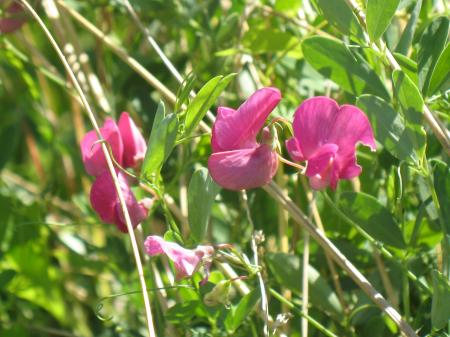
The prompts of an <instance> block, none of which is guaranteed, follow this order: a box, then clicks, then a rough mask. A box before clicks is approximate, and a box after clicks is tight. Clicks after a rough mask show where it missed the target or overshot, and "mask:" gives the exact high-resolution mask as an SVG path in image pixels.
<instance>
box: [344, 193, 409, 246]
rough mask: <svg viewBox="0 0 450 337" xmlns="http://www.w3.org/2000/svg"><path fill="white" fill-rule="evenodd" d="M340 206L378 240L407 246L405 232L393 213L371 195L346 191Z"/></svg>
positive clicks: (350, 217)
mask: <svg viewBox="0 0 450 337" xmlns="http://www.w3.org/2000/svg"><path fill="white" fill-rule="evenodd" d="M339 208H340V209H341V211H342V212H343V213H344V214H345V215H346V216H347V217H348V218H349V219H351V220H352V221H353V222H355V223H356V224H357V225H358V226H360V227H361V228H362V229H364V231H366V232H367V233H368V234H369V235H370V236H372V237H373V238H374V239H376V240H377V241H380V242H382V243H384V244H386V245H389V246H392V247H397V248H402V249H403V248H405V247H406V244H405V240H404V239H403V234H402V232H401V230H400V228H399V226H398V224H397V222H396V221H395V219H394V217H393V216H392V214H391V213H390V212H389V211H388V210H387V209H386V208H385V207H384V206H383V205H382V204H381V203H380V202H379V201H378V200H377V199H375V198H374V197H372V196H371V195H368V194H365V193H356V192H344V193H342V195H341V197H340V199H339Z"/></svg>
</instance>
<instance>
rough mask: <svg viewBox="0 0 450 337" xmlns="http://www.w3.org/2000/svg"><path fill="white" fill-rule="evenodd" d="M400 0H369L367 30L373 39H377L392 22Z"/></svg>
mask: <svg viewBox="0 0 450 337" xmlns="http://www.w3.org/2000/svg"><path fill="white" fill-rule="evenodd" d="M399 2H400V0H389V1H386V0H368V1H367V32H368V33H369V36H370V40H371V41H377V40H378V39H379V38H380V36H381V35H383V33H384V32H385V31H386V28H387V27H388V26H389V24H390V23H391V20H392V17H393V16H394V14H395V11H396V10H397V7H398V4H399Z"/></svg>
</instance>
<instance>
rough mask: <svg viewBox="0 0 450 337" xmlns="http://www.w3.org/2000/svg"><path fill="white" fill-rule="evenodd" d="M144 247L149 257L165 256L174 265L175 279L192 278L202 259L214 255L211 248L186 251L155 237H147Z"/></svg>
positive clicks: (201, 247) (200, 247) (205, 247)
mask: <svg viewBox="0 0 450 337" xmlns="http://www.w3.org/2000/svg"><path fill="white" fill-rule="evenodd" d="M144 246H145V251H146V252H147V254H148V255H150V256H154V255H159V254H165V255H167V257H168V258H169V259H170V260H172V262H173V264H174V265H175V269H176V271H177V278H183V277H186V276H192V274H193V273H194V272H195V271H196V270H197V269H198V267H199V264H200V262H201V261H202V259H203V258H204V257H208V256H209V255H211V256H212V254H213V253H214V249H213V248H212V247H211V246H199V247H197V249H186V248H183V247H181V246H180V245H178V244H176V243H174V242H168V241H165V240H164V239H163V238H161V237H159V236H156V235H152V236H149V237H147V239H146V240H145V243H144ZM207 254H208V256H207Z"/></svg>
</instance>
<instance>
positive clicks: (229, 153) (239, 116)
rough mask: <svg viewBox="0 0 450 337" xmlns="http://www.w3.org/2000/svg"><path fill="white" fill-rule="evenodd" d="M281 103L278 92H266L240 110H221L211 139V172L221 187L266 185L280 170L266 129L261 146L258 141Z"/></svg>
mask: <svg viewBox="0 0 450 337" xmlns="http://www.w3.org/2000/svg"><path fill="white" fill-rule="evenodd" d="M280 100H281V94H280V92H279V90H278V89H276V88H263V89H260V90H258V91H256V92H255V93H254V94H253V95H251V96H250V97H249V98H248V99H247V100H246V101H245V102H244V103H243V104H242V105H241V106H240V107H239V109H237V110H233V109H231V108H226V107H219V109H218V111H217V118H216V121H215V122H214V126H213V130H212V138H211V147H212V151H213V154H212V155H211V156H210V157H209V160H208V168H209V172H210V174H211V177H212V178H213V179H214V181H215V182H216V183H218V184H219V185H221V186H223V187H225V188H228V189H230V190H242V189H249V188H255V187H259V186H262V185H265V184H267V183H268V182H269V181H270V180H271V179H272V177H273V176H274V175H275V172H276V170H277V168H278V157H277V153H276V152H275V151H274V150H273V148H272V145H271V144H270V143H271V139H270V138H271V137H268V134H269V132H268V130H267V128H264V132H263V137H261V138H262V141H263V142H262V143H258V142H257V140H256V138H257V135H258V133H259V132H260V131H261V129H263V127H264V123H265V121H266V119H267V117H268V116H269V114H270V113H271V112H272V110H273V109H274V108H275V107H276V106H277V104H278V102H279V101H280Z"/></svg>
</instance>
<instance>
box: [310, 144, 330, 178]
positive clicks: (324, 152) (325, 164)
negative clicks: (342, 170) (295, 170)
mask: <svg viewBox="0 0 450 337" xmlns="http://www.w3.org/2000/svg"><path fill="white" fill-rule="evenodd" d="M337 151H338V146H337V145H336V144H325V145H323V146H321V147H320V148H319V149H318V150H317V151H316V152H315V153H314V155H313V156H312V157H311V158H310V159H309V160H308V165H307V167H306V172H305V174H306V176H308V177H313V176H315V175H316V174H321V173H323V172H324V171H326V170H327V169H329V167H330V166H332V165H334V157H335V155H336V152H337Z"/></svg>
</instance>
